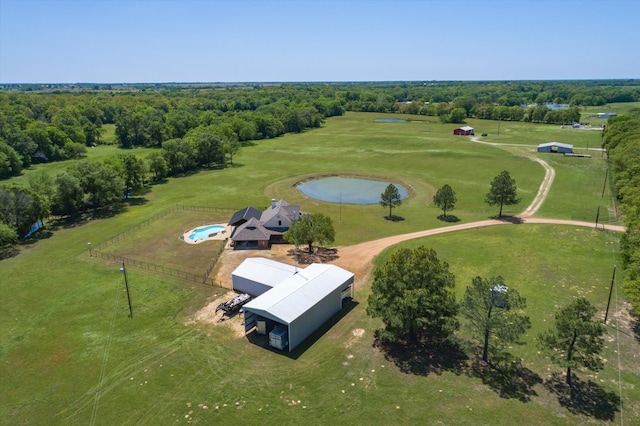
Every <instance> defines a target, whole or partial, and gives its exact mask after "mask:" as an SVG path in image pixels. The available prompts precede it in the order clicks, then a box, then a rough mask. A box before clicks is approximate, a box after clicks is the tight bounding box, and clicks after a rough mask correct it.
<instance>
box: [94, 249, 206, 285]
mask: <svg viewBox="0 0 640 426" xmlns="http://www.w3.org/2000/svg"><path fill="white" fill-rule="evenodd" d="M92 256H95V257H99V258H101V259H106V260H113V261H115V262H124V264H125V265H126V266H133V267H135V268H138V269H144V270H147V271H152V272H157V273H160V274H164V275H169V276H171V277H178V278H181V279H184V280H187V281H193V282H196V283H198V284H204V285H209V286H215V285H216V282H215V281H214V280H213V278H209V277H208V275H207V276H204V277H201V276H199V275H196V274H194V273H191V272H186V271H181V270H179V269H174V268H169V267H167V266H162V265H156V264H155V263H150V262H145V261H143V260H136V259H131V258H128V257H122V256H116V255H114V254H110V253H103V252H101V251H98V250H92ZM216 259H217V258H216Z"/></svg>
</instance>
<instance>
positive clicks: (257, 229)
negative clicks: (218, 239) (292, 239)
mask: <svg viewBox="0 0 640 426" xmlns="http://www.w3.org/2000/svg"><path fill="white" fill-rule="evenodd" d="M257 213H259V214H260V215H259V216H258V214H257ZM300 215H301V212H300V206H298V205H291V204H289V203H287V202H286V201H285V200H280V201H278V202H276V200H275V199H273V200H271V206H269V207H268V208H267V209H266V210H264V211H262V212H260V211H259V210H257V209H254V208H253V207H247V208H245V209H242V210H239V211H237V212H236V213H234V215H233V216H232V217H231V220H230V221H229V224H230V225H232V226H235V228H234V230H233V231H232V232H231V236H230V237H229V238H230V239H231V244H232V246H233V247H234V248H236V249H239V248H246V249H251V248H258V249H268V248H269V247H270V246H271V244H280V243H286V241H285V239H284V238H283V235H284V233H285V232H287V230H288V229H289V228H290V227H291V225H292V224H293V222H294V220H295V219H296V217H299V216H300Z"/></svg>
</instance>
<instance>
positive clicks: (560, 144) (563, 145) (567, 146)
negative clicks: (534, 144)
mask: <svg viewBox="0 0 640 426" xmlns="http://www.w3.org/2000/svg"><path fill="white" fill-rule="evenodd" d="M547 146H559V147H562V148H569V149H573V145H571V144H568V143H561V142H547V143H541V144H540V145H538V148H544V147H547Z"/></svg>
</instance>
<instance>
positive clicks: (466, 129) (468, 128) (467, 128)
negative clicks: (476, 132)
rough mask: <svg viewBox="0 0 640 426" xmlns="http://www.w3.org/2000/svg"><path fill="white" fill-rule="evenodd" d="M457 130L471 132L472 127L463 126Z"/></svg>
mask: <svg viewBox="0 0 640 426" xmlns="http://www.w3.org/2000/svg"><path fill="white" fill-rule="evenodd" d="M458 129H460V130H464V131H465V132H468V131H469V130H473V127H471V126H464V127H458Z"/></svg>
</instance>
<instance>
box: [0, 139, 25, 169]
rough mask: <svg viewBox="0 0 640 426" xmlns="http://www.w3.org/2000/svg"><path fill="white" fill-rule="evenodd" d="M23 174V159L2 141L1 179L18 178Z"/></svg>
mask: <svg viewBox="0 0 640 426" xmlns="http://www.w3.org/2000/svg"><path fill="white" fill-rule="evenodd" d="M21 172H22V157H20V154H18V153H17V152H16V150H15V149H13V148H12V147H10V146H9V145H7V144H6V143H4V141H3V140H2V139H0V178H8V177H10V176H18V175H20V173H21Z"/></svg>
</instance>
